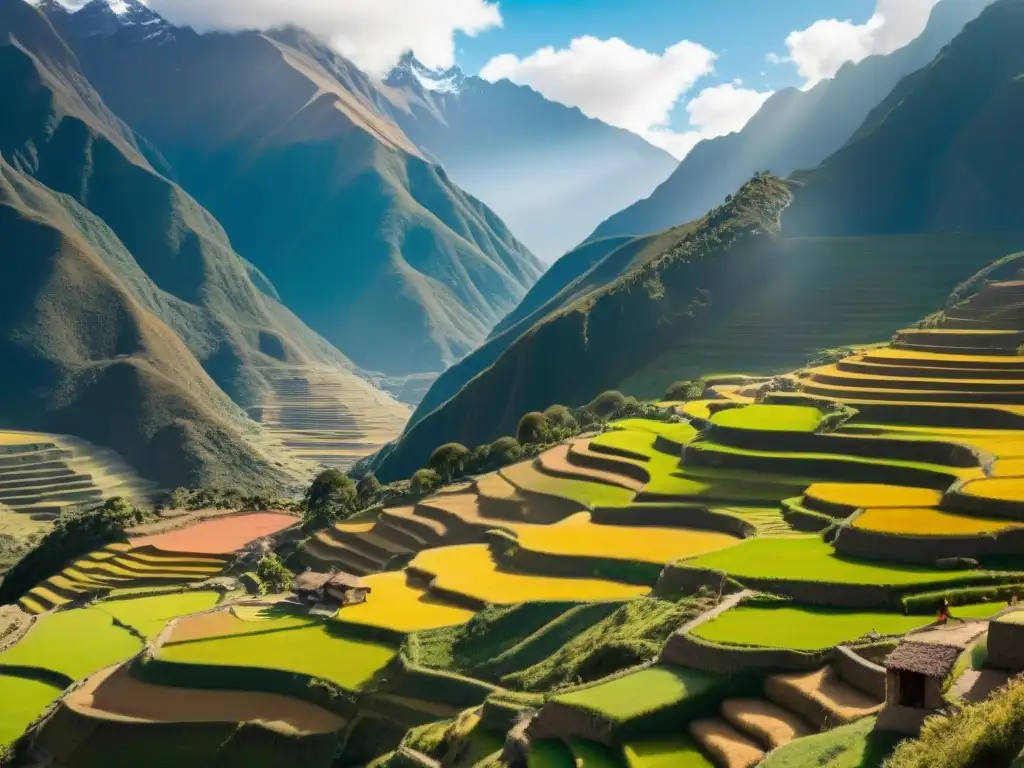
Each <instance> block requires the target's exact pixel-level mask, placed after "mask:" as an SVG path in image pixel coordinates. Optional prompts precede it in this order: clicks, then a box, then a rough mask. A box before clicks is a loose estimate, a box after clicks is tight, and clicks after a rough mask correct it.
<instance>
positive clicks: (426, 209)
mask: <svg viewBox="0 0 1024 768" xmlns="http://www.w3.org/2000/svg"><path fill="white" fill-rule="evenodd" d="M129 5H130V6H132V7H135V8H136V10H137V11H138V12H139V13H149V12H148V11H146V10H145V9H144V7H143V6H140V5H139V4H138V3H134V4H132V3H129ZM139 9H141V10H139ZM87 12H89V13H90V14H91V15H85V14H86V13H87ZM101 14H107V16H114V14H113V12H112V11H111V10H110V6H109V5H108V4H107V3H106V2H104V1H103V0H95V1H94V2H93V3H91V4H90V5H89V6H87V7H86V9H85V10H83V11H79V12H78V13H74V14H68V13H64V12H61V11H56V10H54V11H50V12H49V15H50V18H51V19H53V21H54V23H55V24H56V25H57V26H58V28H59V29H61V30H62V31H63V34H64V36H65V39H67V40H68V41H69V43H70V44H71V45H72V47H73V48H74V49H75V51H76V53H77V55H78V57H79V59H80V60H81V61H82V63H83V66H84V68H85V72H86V74H87V75H88V77H89V79H90V81H91V82H92V83H93V84H94V85H95V86H96V88H97V89H98V90H99V92H100V93H101V95H102V96H103V98H104V100H105V101H106V102H107V103H108V104H109V105H110V106H111V108H112V109H114V110H115V111H116V112H117V113H118V115H119V116H120V117H122V118H123V119H124V120H126V121H127V122H128V123H129V124H130V125H131V126H132V127H133V128H134V129H136V130H138V131H139V132H140V133H142V134H143V135H145V136H146V137H147V138H148V139H149V140H150V141H152V142H153V143H154V145H155V146H156V147H157V149H158V150H159V152H160V153H161V155H162V156H163V157H164V158H166V160H167V162H168V163H169V166H170V167H171V168H173V172H174V175H175V178H176V180H177V181H178V182H179V183H181V184H182V186H183V187H184V188H185V189H187V190H188V191H189V192H190V193H191V194H193V195H195V196H196V198H197V199H198V200H199V201H200V203H202V204H203V205H204V206H205V207H206V208H208V209H209V210H210V212H211V213H212V214H213V215H214V216H216V217H217V219H218V220H219V221H220V222H221V223H222V224H223V225H224V227H225V229H226V231H227V233H228V235H229V236H230V237H231V241H232V243H233V244H234V246H235V247H236V248H237V249H238V251H239V252H240V253H242V254H244V255H245V256H246V258H248V259H250V260H252V261H253V262H254V263H255V264H256V265H257V266H258V267H259V268H260V269H261V270H262V272H263V273H264V274H266V275H267V277H268V278H269V279H270V280H271V281H272V282H273V283H274V285H275V286H276V287H277V289H278V290H279V291H280V295H281V298H282V299H283V301H284V302H285V303H286V304H287V305H288V306H290V307H292V308H294V309H295V311H296V312H297V313H298V315H299V316H300V317H301V318H302V319H303V320H304V321H305V322H306V323H308V324H309V325H310V326H312V327H313V328H314V329H315V330H316V331H318V332H319V333H320V334H322V335H323V336H324V337H325V338H327V339H328V340H329V341H331V342H332V343H334V344H335V345H336V346H338V347H339V348H340V349H341V350H342V351H343V352H345V353H346V354H347V355H348V356H349V357H350V358H351V359H352V360H353V361H354V362H356V363H357V364H358V365H360V366H362V367H363V368H366V369H371V370H375V371H380V372H382V373H385V374H390V375H395V376H402V375H406V374H417V373H424V372H437V371H440V370H441V369H443V368H444V367H445V366H447V365H449V364H450V363H452V362H454V361H455V360H457V359H458V358H459V357H461V356H463V355H464V354H466V353H467V352H469V351H470V350H471V349H473V348H474V347H475V346H476V345H477V344H479V343H480V342H481V341H482V340H483V339H484V338H485V337H486V335H487V332H488V331H489V330H490V328H491V327H492V326H493V325H494V324H495V323H496V322H497V321H498V320H499V319H500V318H501V317H502V316H503V315H504V314H505V313H506V312H507V311H508V310H510V309H511V308H512V307H513V306H514V305H515V303H516V302H517V301H518V300H519V299H520V298H521V297H522V296H523V294H524V293H525V292H526V289H527V288H528V287H529V286H530V285H531V284H532V283H533V282H534V281H535V280H536V278H537V277H538V275H539V274H540V266H539V263H538V262H537V260H536V259H535V258H534V257H533V256H532V255H531V254H530V253H529V251H527V250H526V248H525V247H524V246H522V245H521V244H520V243H519V242H518V241H517V240H516V239H515V237H514V236H513V235H512V234H511V233H510V232H509V231H508V230H507V229H506V227H505V226H504V224H503V223H502V222H501V220H500V219H499V218H498V217H497V216H496V215H495V214H494V213H493V212H492V211H491V210H490V209H488V208H487V207H486V206H484V205H483V204H482V203H480V202H479V201H478V200H476V199H475V198H473V197H471V196H469V195H467V194H466V193H465V192H463V191H462V190H460V189H459V188H458V187H457V186H456V185H455V184H453V183H452V181H451V180H450V179H449V178H448V176H447V174H446V173H445V172H444V171H443V170H442V169H441V168H439V167H438V166H435V165H432V164H431V163H430V162H428V161H427V160H425V159H424V158H423V157H422V156H421V155H420V154H419V151H418V150H417V148H416V147H415V145H414V144H413V143H412V142H411V141H410V140H409V139H408V137H407V136H406V135H405V134H404V133H403V132H402V130H401V129H400V128H398V126H396V125H394V124H393V123H391V122H390V121H389V120H388V119H386V118H385V117H383V116H382V115H381V114H380V111H379V110H378V109H377V108H376V107H375V104H374V102H375V100H378V99H380V98H382V97H381V96H380V93H379V91H377V90H376V88H375V86H374V84H373V83H371V82H370V81H369V79H368V78H367V77H366V76H365V75H363V74H362V73H361V72H359V71H358V70H357V69H356V68H355V67H354V66H353V65H351V63H349V62H347V61H345V60H344V59H342V58H340V57H338V56H336V55H335V54H333V53H332V52H331V51H330V50H328V49H327V48H326V47H325V46H324V45H323V44H321V43H320V42H318V41H317V40H315V39H314V38H313V37H311V36H310V35H307V34H305V33H303V32H299V31H296V30H282V31H279V32H276V33H274V34H272V35H263V34H257V33H241V34H237V35H226V34H206V35H199V34H197V33H195V32H194V31H192V30H191V29H179V28H173V27H168V26H167V25H166V24H165V22H163V21H162V20H160V19H159V17H157V16H155V15H153V14H150V15H151V17H152V18H150V21H151V22H152V24H148V23H142V22H138V21H134V20H133V22H134V23H127V22H124V23H120V24H114V25H112V27H111V30H109V31H108V30H104V31H102V32H100V31H97V29H99V28H100V27H101V25H98V24H97V23H96V22H95V20H94V18H93V17H95V16H97V15H101ZM117 18H118V19H120V18H123V17H117ZM156 27H160V28H162V29H163V31H162V32H161V33H154V32H151V31H150V30H151V29H153V28H156ZM210 73H216V77H211V76H210ZM385 306H386V307H387V311H386V312H383V311H381V310H382V308H383V307H385Z"/></svg>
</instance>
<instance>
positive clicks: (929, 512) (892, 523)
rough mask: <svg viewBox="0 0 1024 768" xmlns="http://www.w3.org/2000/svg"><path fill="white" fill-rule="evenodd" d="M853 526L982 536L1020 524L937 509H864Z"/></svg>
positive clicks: (908, 532) (881, 530) (905, 532)
mask: <svg viewBox="0 0 1024 768" xmlns="http://www.w3.org/2000/svg"><path fill="white" fill-rule="evenodd" d="M853 526H854V527H855V528H863V529H864V530H867V531H878V532H879V533H896V534H903V535H906V536H983V535H985V534H988V533H1000V532H1002V531H1007V530H1010V529H1011V528H1021V527H1024V524H1022V523H1013V522H1011V521H1009V520H1007V519H1006V518H1002V519H998V518H986V517H975V516H973V515H971V516H967V515H958V514H956V513H955V512H943V511H942V510H940V509H927V508H924V509H915V508H911V509H866V510H864V512H863V513H861V514H860V515H859V516H858V517H857V518H856V519H855V520H854V521H853Z"/></svg>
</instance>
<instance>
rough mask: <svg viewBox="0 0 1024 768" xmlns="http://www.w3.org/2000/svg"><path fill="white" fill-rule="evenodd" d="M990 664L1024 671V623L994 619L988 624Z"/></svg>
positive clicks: (998, 667)
mask: <svg viewBox="0 0 1024 768" xmlns="http://www.w3.org/2000/svg"><path fill="white" fill-rule="evenodd" d="M988 664H989V665H991V666H993V667H996V668H997V669H1005V670H1009V671H1011V672H1021V671H1024V625H1021V624H1012V623H1009V622H1001V621H993V622H991V623H990V624H989V625H988Z"/></svg>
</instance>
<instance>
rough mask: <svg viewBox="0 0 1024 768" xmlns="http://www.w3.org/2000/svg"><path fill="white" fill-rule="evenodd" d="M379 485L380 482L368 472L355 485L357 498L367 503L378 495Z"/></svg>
mask: <svg viewBox="0 0 1024 768" xmlns="http://www.w3.org/2000/svg"><path fill="white" fill-rule="evenodd" d="M380 490H381V485H380V480H378V479H377V476H376V475H375V474H373V472H369V473H367V474H366V475H364V476H363V477H362V478H361V479H360V480H359V482H358V483H356V494H357V495H358V496H359V500H360V501H368V500H370V499H372V498H373V497H374V496H376V495H377V494H378V493H380Z"/></svg>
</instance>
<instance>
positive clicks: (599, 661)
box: [501, 597, 711, 691]
mask: <svg viewBox="0 0 1024 768" xmlns="http://www.w3.org/2000/svg"><path fill="white" fill-rule="evenodd" d="M710 604H711V601H710V600H708V599H705V598H694V597H690V598H683V599H682V600H680V601H678V602H671V601H668V600H657V599H655V598H641V599H639V600H632V601H630V602H628V603H626V604H625V605H623V606H621V607H620V608H618V609H616V610H615V612H614V613H612V614H611V615H610V616H608V617H607V618H606V619H604V620H602V621H600V622H598V623H597V624H594V625H593V626H592V627H590V628H589V629H587V630H586V631H583V632H581V633H579V634H578V635H577V636H575V637H573V638H572V639H570V640H569V641H568V642H566V643H565V644H564V645H563V646H562V647H561V648H559V649H558V650H557V651H555V652H553V653H552V654H551V655H550V656H548V657H547V658H545V659H543V660H542V661H540V662H539V663H537V664H534V665H533V666H530V667H527V668H526V669H523V670H522V671H520V672H516V673H514V674H510V675H506V676H505V677H503V678H502V679H501V682H502V684H503V685H505V686H506V687H509V688H518V689H522V690H527V691H548V690H551V689H553V688H558V687H563V686H566V685H576V684H580V683H586V682H590V681H592V680H600V679H601V678H602V677H607V676H608V675H610V674H613V673H615V672H617V671H619V670H621V669H626V668H628V667H631V666H635V665H636V664H640V663H642V662H645V661H650V660H652V659H654V658H656V657H657V655H658V653H659V652H660V651H661V647H662V646H663V645H664V644H665V641H666V640H667V639H668V636H669V635H670V634H672V632H674V631H675V630H676V629H677V628H678V627H679V626H680V625H681V624H683V623H684V622H686V621H688V620H689V619H692V618H694V617H695V616H697V615H698V614H700V613H701V612H702V611H704V610H706V609H707V608H708V607H710Z"/></svg>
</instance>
